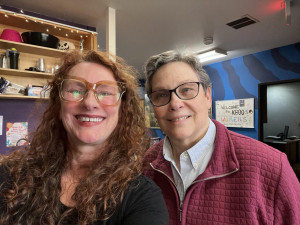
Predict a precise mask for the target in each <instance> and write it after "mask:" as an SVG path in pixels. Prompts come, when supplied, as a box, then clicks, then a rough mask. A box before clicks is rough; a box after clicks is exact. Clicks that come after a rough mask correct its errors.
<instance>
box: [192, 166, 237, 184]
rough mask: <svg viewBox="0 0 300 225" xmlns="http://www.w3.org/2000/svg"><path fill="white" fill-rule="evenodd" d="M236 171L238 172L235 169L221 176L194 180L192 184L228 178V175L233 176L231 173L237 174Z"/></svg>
mask: <svg viewBox="0 0 300 225" xmlns="http://www.w3.org/2000/svg"><path fill="white" fill-rule="evenodd" d="M238 170H239V169H238V168H235V169H234V170H232V171H230V172H228V173H224V174H222V175H217V176H212V177H207V178H204V179H200V180H196V181H194V182H193V183H192V184H195V183H199V182H202V181H206V180H211V179H215V178H220V177H226V176H228V175H230V174H233V173H235V172H237V171H238Z"/></svg>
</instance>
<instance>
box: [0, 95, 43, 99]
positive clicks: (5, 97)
mask: <svg viewBox="0 0 300 225" xmlns="http://www.w3.org/2000/svg"><path fill="white" fill-rule="evenodd" d="M0 99H36V100H37V99H41V100H49V98H48V97H36V96H25V95H6V94H0Z"/></svg>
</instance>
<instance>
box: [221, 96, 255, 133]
mask: <svg viewBox="0 0 300 225" xmlns="http://www.w3.org/2000/svg"><path fill="white" fill-rule="evenodd" d="M215 104H216V105H215V106H216V120H217V121H219V122H220V123H222V124H224V125H225V126H226V127H241V128H254V98H246V99H234V100H224V101H216V102H215Z"/></svg>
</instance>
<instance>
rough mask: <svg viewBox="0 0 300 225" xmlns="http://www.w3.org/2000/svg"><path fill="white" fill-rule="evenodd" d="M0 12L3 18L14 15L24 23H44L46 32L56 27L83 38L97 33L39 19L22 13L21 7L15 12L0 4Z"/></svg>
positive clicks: (67, 34)
mask: <svg viewBox="0 0 300 225" xmlns="http://www.w3.org/2000/svg"><path fill="white" fill-rule="evenodd" d="M0 13H2V14H3V15H4V17H5V18H9V17H10V16H14V17H18V18H20V19H24V21H25V22H26V23H30V22H34V23H40V24H44V25H45V27H46V28H45V31H46V32H48V33H49V32H50V30H51V28H53V29H57V30H58V31H62V32H64V31H69V32H70V33H71V34H72V35H74V34H75V35H76V34H78V35H79V37H80V38H81V39H82V38H84V37H86V38H88V37H89V35H90V34H92V35H97V32H94V31H90V30H86V29H82V28H78V27H74V26H70V25H67V24H62V23H58V22H55V21H50V20H46V19H41V18H37V17H33V16H30V15H26V14H25V13H24V10H23V9H20V13H16V12H12V11H8V10H4V9H2V8H1V6H0ZM63 36H66V37H69V33H68V32H66V33H65V34H63Z"/></svg>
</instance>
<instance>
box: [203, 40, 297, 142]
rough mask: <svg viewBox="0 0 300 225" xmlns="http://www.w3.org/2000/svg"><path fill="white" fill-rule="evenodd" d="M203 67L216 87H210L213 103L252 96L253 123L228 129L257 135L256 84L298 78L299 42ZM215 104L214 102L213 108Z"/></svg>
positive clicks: (255, 136)
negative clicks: (252, 124) (251, 125)
mask: <svg viewBox="0 0 300 225" xmlns="http://www.w3.org/2000/svg"><path fill="white" fill-rule="evenodd" d="M204 69H205V70H206V71H207V73H208V74H209V76H210V78H211V81H212V84H213V87H217V88H213V103H214V102H215V101H217V100H232V99H243V98H254V103H255V104H254V105H255V107H254V108H255V115H254V117H255V127H254V128H251V129H249V128H247V129H245V128H230V129H231V130H234V131H236V132H238V133H241V134H244V135H247V136H250V137H253V138H255V139H257V136H258V131H257V129H258V121H257V119H258V118H257V115H258V113H257V103H258V101H257V97H258V84H259V83H264V82H272V81H278V80H290V79H296V78H300V43H296V44H292V45H287V46H284V47H280V48H275V49H271V50H267V51H263V52H258V53H255V54H250V55H247V56H243V57H238V58H235V59H232V60H227V61H224V62H220V63H215V64H211V65H207V66H204ZM214 107H215V105H214V104H213V112H215V109H214ZM213 118H215V115H213Z"/></svg>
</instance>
